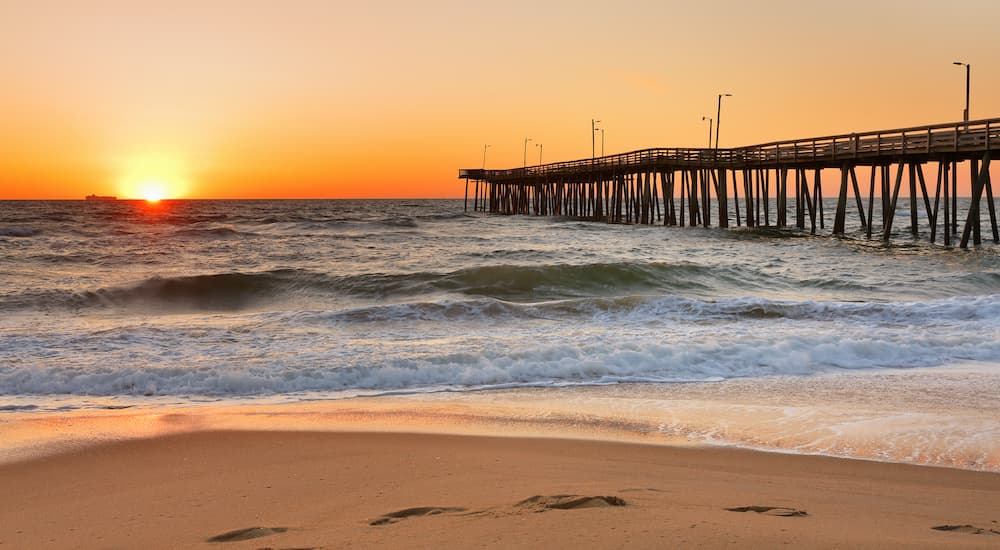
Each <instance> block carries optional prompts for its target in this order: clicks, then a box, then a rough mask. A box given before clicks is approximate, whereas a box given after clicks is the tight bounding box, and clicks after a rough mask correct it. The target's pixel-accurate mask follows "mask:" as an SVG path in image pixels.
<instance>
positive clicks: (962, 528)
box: [931, 524, 1000, 535]
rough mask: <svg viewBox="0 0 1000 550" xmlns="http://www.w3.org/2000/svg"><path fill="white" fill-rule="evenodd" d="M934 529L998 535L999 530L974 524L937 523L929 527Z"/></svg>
mask: <svg viewBox="0 0 1000 550" xmlns="http://www.w3.org/2000/svg"><path fill="white" fill-rule="evenodd" d="M931 529H934V530H935V531H949V532H952V533H966V534H969V535H1000V531H997V530H996V529H986V528H985V527H976V526H975V525H968V524H966V525H937V526H935V527H931Z"/></svg>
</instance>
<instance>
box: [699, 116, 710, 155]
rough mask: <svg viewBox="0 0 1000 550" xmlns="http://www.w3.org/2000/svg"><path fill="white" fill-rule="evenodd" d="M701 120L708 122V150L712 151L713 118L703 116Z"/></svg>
mask: <svg viewBox="0 0 1000 550" xmlns="http://www.w3.org/2000/svg"><path fill="white" fill-rule="evenodd" d="M701 120H702V121H705V120H707V121H708V148H709V149H711V148H712V117H710V116H703V117H701Z"/></svg>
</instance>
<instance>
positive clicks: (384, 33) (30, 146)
mask: <svg viewBox="0 0 1000 550" xmlns="http://www.w3.org/2000/svg"><path fill="white" fill-rule="evenodd" d="M998 20H1000V2H996V1H995V0H952V1H949V2H940V1H938V0H932V1H928V0H910V1H903V0H900V1H891V0H865V1H855V0H838V1H837V2H834V3H830V2H807V1H802V0H797V1H789V0H773V1H763V0H760V1H754V0H743V1H729V0H715V1H713V2H676V1H670V0H657V1H627V0H622V1H619V2H613V3H612V2H608V1H603V2H590V1H585V0H576V1H565V2H563V1H545V0H533V1H519V0H511V1H507V2H489V3H487V2H476V1H471V0H463V1H435V0H422V1H412V0H405V1H404V0H371V1H365V2H357V1H338V0H327V1H314V0H283V1H282V0H271V1H262V0H239V1H236V0H199V1H192V0H172V1H144V0H88V1H75V0H63V1H52V0H0V81H2V82H3V85H2V86H0V121H2V124H0V199H25V198H39V199H48V198H70V199H78V198H82V197H83V196H84V195H87V194H90V193H97V194H108V195H117V196H119V197H123V198H124V197H128V198H140V197H143V196H147V195H150V194H158V195H161V196H163V197H164V198H378V197H385V198H403V197H427V198H431V197H457V196H461V195H462V193H463V192H464V182H462V181H460V180H458V179H457V173H458V169H459V168H478V167H481V166H482V164H483V150H484V146H485V145H489V148H488V149H487V154H486V164H487V167H489V168H509V167H519V166H521V165H522V163H524V162H525V158H527V162H528V163H529V164H535V163H537V162H538V156H539V153H541V154H542V160H543V162H555V161H561V160H572V159H578V158H587V157H589V156H590V154H591V144H592V142H591V120H592V119H599V120H601V123H600V124H599V126H600V127H602V128H603V129H604V130H605V152H606V153H608V154H611V153H618V152H623V151H628V150H635V149H642V148H648V147H674V146H676V147H700V146H703V145H705V144H706V143H707V139H708V138H707V136H708V123H707V121H703V120H702V119H701V117H703V116H709V117H713V118H714V117H715V115H716V108H717V103H716V101H717V94H719V93H723V92H725V93H731V94H733V95H732V97H727V98H725V100H724V102H723V113H722V127H721V131H720V146H722V147H732V146H741V145H752V144H756V143H764V142H769V141H775V140H781V139H793V138H804V137H811V136H823V135H830V134H841V133H850V132H862V131H868V130H879V129H891V128H899V127H907V126H916V125H923V124H931V123H938V122H950V121H956V120H960V119H961V117H962V109H963V107H964V101H965V74H964V70H963V68H961V67H956V66H954V65H952V62H953V61H963V62H967V63H970V64H971V65H972V98H971V112H972V118H973V119H978V118H990V117H1000V93H998V92H997V90H998V89H1000V40H998V35H997V33H996V22H997V21H998ZM528 138H530V139H531V141H530V142H528V146H527V149H525V147H524V140H525V139H528ZM538 145H541V147H538ZM600 147H601V144H600V137H599V136H598V139H597V149H598V151H597V152H598V154H600ZM994 174H997V171H995V170H994ZM962 183H963V184H965V182H962ZM965 185H966V187H967V184H965ZM960 192H961V189H960Z"/></svg>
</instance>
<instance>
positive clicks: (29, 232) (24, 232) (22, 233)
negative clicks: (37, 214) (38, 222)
mask: <svg viewBox="0 0 1000 550" xmlns="http://www.w3.org/2000/svg"><path fill="white" fill-rule="evenodd" d="M39 233H40V231H39V230H37V229H34V228H32V227H20V226H6V227H0V237H34V236H35V235H37V234H39Z"/></svg>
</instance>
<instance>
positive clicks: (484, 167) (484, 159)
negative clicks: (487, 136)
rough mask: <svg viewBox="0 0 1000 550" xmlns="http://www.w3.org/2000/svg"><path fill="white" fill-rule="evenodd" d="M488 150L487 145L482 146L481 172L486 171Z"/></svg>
mask: <svg viewBox="0 0 1000 550" xmlns="http://www.w3.org/2000/svg"><path fill="white" fill-rule="evenodd" d="M489 148H490V146H489V144H486V145H483V170H486V150H487V149H489Z"/></svg>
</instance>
